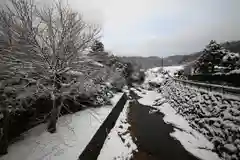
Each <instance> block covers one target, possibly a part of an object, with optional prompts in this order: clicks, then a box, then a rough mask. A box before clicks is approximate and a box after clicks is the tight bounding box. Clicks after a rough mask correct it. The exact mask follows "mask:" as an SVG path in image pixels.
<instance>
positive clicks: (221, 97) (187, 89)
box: [161, 80, 240, 159]
mask: <svg viewBox="0 0 240 160" xmlns="http://www.w3.org/2000/svg"><path fill="white" fill-rule="evenodd" d="M168 81H169V82H168V83H167V84H166V85H164V86H162V87H161V90H162V93H163V95H164V97H165V98H166V99H167V100H168V101H169V103H170V105H171V106H172V107H173V108H174V109H175V110H176V111H177V113H179V114H181V115H182V116H184V117H185V118H186V119H187V120H188V121H189V123H190V125H191V126H192V127H194V128H195V129H196V130H198V131H199V132H201V133H203V134H204V135H205V136H206V137H207V139H208V140H210V141H211V142H212V143H214V145H215V150H216V151H217V152H218V154H219V155H221V156H222V157H223V158H224V159H228V158H229V157H230V158H231V157H232V156H233V155H234V156H237V158H238V159H240V155H238V154H236V153H238V152H240V149H239V148H238V147H237V146H238V145H239V144H238V143H239V142H240V116H239V114H240V113H239V112H240V110H239V109H240V99H239V97H233V96H230V95H227V94H220V93H217V92H209V91H207V90H201V89H198V88H194V87H191V86H188V85H184V84H182V83H179V82H175V81H174V80H168Z"/></svg>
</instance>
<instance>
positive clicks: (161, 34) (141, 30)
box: [0, 0, 240, 56]
mask: <svg viewBox="0 0 240 160" xmlns="http://www.w3.org/2000/svg"><path fill="white" fill-rule="evenodd" d="M0 1H1V0H0ZM68 3H69V4H70V5H71V6H72V7H73V8H74V9H76V10H78V11H79V12H81V13H82V14H83V16H84V17H85V18H86V19H88V20H90V21H93V22H94V23H99V24H101V26H102V29H103V34H102V36H103V37H102V41H103V43H104V45H105V48H106V49H107V50H111V51H112V52H113V53H115V54H118V55H139V56H169V55H174V54H187V53H192V52H195V51H200V50H201V49H203V48H204V46H205V45H206V44H207V43H208V42H209V41H210V40H211V39H215V40H217V41H218V42H223V41H227V40H228V41H230V40H240V9H239V7H240V0H68Z"/></svg>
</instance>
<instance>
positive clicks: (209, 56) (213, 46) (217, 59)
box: [195, 40, 227, 73]
mask: <svg viewBox="0 0 240 160" xmlns="http://www.w3.org/2000/svg"><path fill="white" fill-rule="evenodd" d="M226 52H227V50H226V49H224V48H223V47H222V46H221V45H220V44H218V43H217V42H216V41H214V40H211V41H210V43H209V44H208V45H207V46H206V47H205V48H204V50H203V54H202V55H201V56H200V57H199V58H198V59H197V61H196V63H195V73H214V72H215V71H214V67H215V66H216V65H219V64H221V61H222V58H223V56H225V55H226Z"/></svg>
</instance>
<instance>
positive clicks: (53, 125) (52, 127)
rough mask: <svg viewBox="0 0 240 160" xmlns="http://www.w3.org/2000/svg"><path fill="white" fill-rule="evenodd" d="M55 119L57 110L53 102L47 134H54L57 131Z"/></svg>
mask: <svg viewBox="0 0 240 160" xmlns="http://www.w3.org/2000/svg"><path fill="white" fill-rule="evenodd" d="M57 119H58V109H57V105H56V100H53V108H52V111H51V116H50V119H49V124H48V132H50V133H55V132H56V131H57Z"/></svg>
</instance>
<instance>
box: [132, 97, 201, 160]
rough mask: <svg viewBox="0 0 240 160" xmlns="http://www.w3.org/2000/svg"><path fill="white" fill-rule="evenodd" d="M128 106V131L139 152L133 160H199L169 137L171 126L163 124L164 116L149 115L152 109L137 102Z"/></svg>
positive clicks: (157, 114) (159, 114)
mask: <svg viewBox="0 0 240 160" xmlns="http://www.w3.org/2000/svg"><path fill="white" fill-rule="evenodd" d="M129 105H130V106H129V108H130V110H129V115H128V119H129V123H130V124H131V129H130V130H131V134H132V136H133V137H136V138H137V140H136V142H135V143H136V144H137V146H138V150H139V152H137V153H135V154H134V157H133V159H134V160H199V158H197V157H195V156H194V155H192V154H191V153H189V152H188V151H186V150H185V148H184V147H183V146H182V145H181V143H180V142H179V141H178V140H175V139H174V138H173V137H171V136H170V133H172V132H173V131H174V130H173V126H172V125H171V124H166V123H165V122H164V120H163V117H164V114H162V113H160V112H157V113H153V114H149V111H150V110H152V108H151V107H149V106H144V105H142V104H140V103H138V102H137V101H136V102H131V103H130V104H129Z"/></svg>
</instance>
